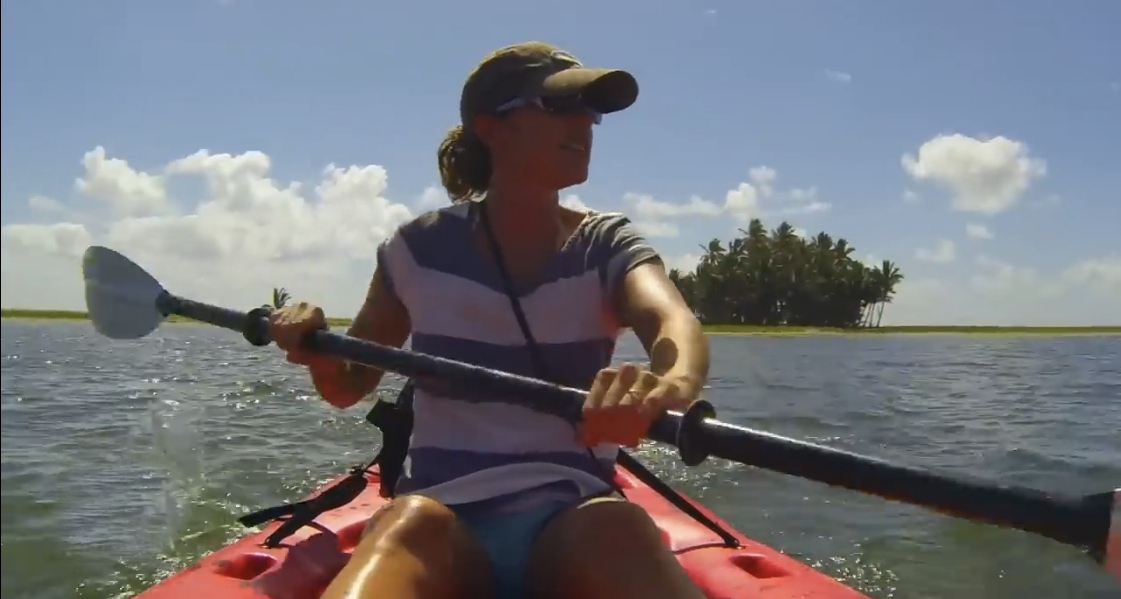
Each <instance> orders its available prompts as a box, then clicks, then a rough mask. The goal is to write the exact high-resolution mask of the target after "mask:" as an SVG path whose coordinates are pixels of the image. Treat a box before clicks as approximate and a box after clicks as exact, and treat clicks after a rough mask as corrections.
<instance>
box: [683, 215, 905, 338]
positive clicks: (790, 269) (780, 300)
mask: <svg viewBox="0 0 1121 599" xmlns="http://www.w3.org/2000/svg"><path fill="white" fill-rule="evenodd" d="M739 232H740V233H741V234H742V237H738V238H735V239H732V240H730V241H728V242H723V241H721V240H719V239H713V240H711V241H710V242H709V243H708V244H706V245H702V246H701V249H702V250H703V252H704V253H703V254H702V255H701V259H700V261H699V262H698V264H697V267H696V268H695V269H694V270H693V272H682V271H681V270H678V269H674V270H671V271H670V273H669V274H670V280H671V281H673V282H674V284H675V285H676V286H677V288H678V289H679V290H680V291H681V295H682V297H684V298H685V301H686V302H688V303H689V305H690V306H691V307H692V308H693V311H694V312H695V313H696V314H697V316H698V317H699V318H700V319H701V320H702V321H703V322H705V323H710V324H756V325H804V326H830V327H857V326H872V323H873V321H874V322H875V323H876V326H879V322H880V320H881V319H882V318H883V311H884V307H885V305H886V304H888V303H890V302H891V300H892V297H894V294H895V287H896V286H897V285H898V284H899V283H900V281H902V280H903V274H902V272H900V270H899V268H898V266H896V265H895V264H894V263H892V262H891V261H889V260H885V261H884V262H883V263H882V264H880V265H878V266H876V267H874V268H870V267H868V266H866V265H865V264H863V263H861V262H859V261H857V260H854V259H853V258H852V255H853V254H854V251H855V248H853V246H852V245H851V244H850V243H849V242H848V240H846V239H843V238H838V239H837V240H836V241H834V239H833V237H832V236H830V235H829V234H827V233H824V232H822V233H818V234H817V235H816V236H814V237H812V238H810V239H808V240H807V239H804V238H801V237H799V236H798V235H797V234H795V232H794V227H793V226H791V225H790V224H789V223H786V222H783V223H781V224H779V226H778V227H776V228H775V229H774V230H773V231H771V232H770V233H769V234H768V232H767V230H766V228H765V227H764V226H763V223H762V222H761V221H760V220H759V219H753V220H752V221H751V223H750V224H749V225H748V227H747V229H746V230H744V229H740V231H739Z"/></svg>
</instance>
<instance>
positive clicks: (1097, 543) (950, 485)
mask: <svg viewBox="0 0 1121 599" xmlns="http://www.w3.org/2000/svg"><path fill="white" fill-rule="evenodd" d="M157 306H158V308H159V309H160V310H161V311H162V312H163V313H164V314H165V315H171V314H177V315H180V316H183V317H186V318H190V319H193V320H198V321H202V322H206V323H209V324H212V325H216V326H219V327H222V328H226V329H230V330H234V331H238V332H241V333H242V334H243V335H245V337H246V339H248V340H249V341H250V342H251V343H253V344H254V345H268V344H269V343H270V342H271V340H270V339H269V336H268V319H267V315H268V313H269V309H267V308H266V309H257V310H253V311H250V312H248V313H247V312H238V311H235V310H230V309H227V308H221V307H218V306H213V305H210V304H204V303H200V302H196V301H193V300H188V299H184V298H180V297H177V296H174V295H171V294H170V293H166V292H165V294H164V295H162V296H160V298H159V300H158V301H157ZM307 345H308V348H309V349H312V350H315V351H320V352H323V353H327V354H332V355H335V356H338V357H341V358H345V359H348V360H351V361H353V362H356V363H360V364H365V365H368V366H372V367H375V368H379V369H382V370H388V371H392V372H395V373H397V374H400V375H402V376H406V377H409V378H412V379H414V383H415V384H417V385H418V386H428V387H432V386H448V387H454V388H460V389H471V391H472V392H471V396H472V397H481V398H485V401H503V402H507V403H516V404H518V405H522V406H525V407H527V408H530V409H533V410H535V411H539V412H543V413H548V414H552V415H555V416H559V417H561V418H564V419H565V420H568V421H569V422H578V421H579V420H580V415H581V412H582V406H583V403H584V395H585V392H584V391H580V390H578V389H573V388H570V387H563V386H560V385H555V384H552V383H548V382H545V381H541V380H537V379H532V378H528V377H524V376H518V375H514V374H509V373H505V372H499V371H495V370H490V369H487V368H482V367H480V366H475V365H472V364H466V363H463V362H457V361H454V360H448V359H446V358H439V357H436V356H430V355H426V354H420V353H416V352H410V351H406V350H403V349H398V348H393V347H387V346H384V345H380V344H376V343H372V342H369V341H364V340H361V339H357V338H354V337H348V336H344V335H339V334H337V333H332V332H329V331H316V332H315V333H313V334H312V335H310V336H309V337H308V340H307ZM480 401H482V400H480ZM698 403H700V402H698ZM705 405H707V404H705ZM713 415H714V413H713V412H711V411H708V412H706V411H705V410H698V411H694V410H692V409H691V410H690V411H689V412H686V413H685V414H682V413H679V412H674V411H668V412H666V413H664V414H663V415H662V416H661V417H660V418H659V419H658V420H657V421H655V422H654V424H653V425H652V426H651V428H650V431H649V433H648V434H647V438H649V439H651V440H653V441H658V442H661V443H667V444H671V445H676V446H678V448H679V449H680V450H681V451H682V458H683V460H685V461H686V463H687V464H690V465H695V464H698V463H700V462H701V461H702V460H703V459H704V458H705V457H706V456H707V455H714V456H717V457H720V458H724V459H728V460H732V461H735V462H740V463H743V464H748V465H752V466H757V467H760V468H765V469H767V470H773V471H776V472H782V473H784V474H789V475H793V476H798V477H801V478H806V479H810V480H814V481H817V482H821V483H825V484H828V485H831V486H836V487H842V488H846V489H850V490H854V491H860V492H863V493H868V494H871V495H876V496H878V497H882V498H885V499H889V500H894V501H899V502H903V503H908V504H912V505H918V506H923V507H927V508H931V509H933V510H935V511H938V512H942V513H946V514H949V515H953V516H957V517H962V518H966V519H970V520H975V521H981V522H986V523H989V524H994V525H998V526H1004V527H1009V528H1015V529H1019V530H1023V531H1026V532H1032V533H1035V534H1039V535H1042V536H1045V537H1048V538H1051V539H1054V540H1056V541H1059V542H1061V543H1065V544H1068V545H1073V546H1076V547H1080V548H1082V549H1084V550H1086V551H1087V552H1088V553H1089V554H1090V555H1091V556H1092V557H1093V558H1094V559H1095V560H1096V561H1098V562H1099V563H1101V562H1103V560H1104V556H1105V549H1106V542H1107V538H1108V534H1109V529H1110V520H1111V517H1112V512H1113V505H1114V501H1115V499H1114V496H1113V494H1112V493H1103V494H1098V495H1092V496H1088V497H1079V498H1072V497H1060V496H1054V495H1051V494H1048V493H1044V492H1041V491H1037V490H1034V489H1027V488H1022V487H1013V486H1002V485H994V484H993V483H991V482H987V481H982V480H975V479H969V478H963V477H956V476H955V477H951V476H947V475H943V474H938V473H934V472H931V471H928V470H921V469H918V468H912V467H908V466H901V465H898V464H893V463H890V462H887V461H884V460H881V459H878V458H872V457H868V456H862V455H859V454H855V453H851V452H847V451H842V450H839V449H834V448H830V447H825V446H822V445H816V444H813V443H808V442H805V441H798V440H795V439H790V438H786V437H782V436H779V435H774V434H770V433H766V432H762V431H756V430H752V429H749V428H744V427H740V426H735V425H732V424H727V423H724V422H720V421H719V420H715V419H713V418H711V416H713Z"/></svg>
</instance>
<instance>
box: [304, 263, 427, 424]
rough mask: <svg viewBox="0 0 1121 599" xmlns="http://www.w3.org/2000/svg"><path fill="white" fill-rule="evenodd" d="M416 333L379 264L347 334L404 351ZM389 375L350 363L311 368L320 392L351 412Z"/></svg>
mask: <svg viewBox="0 0 1121 599" xmlns="http://www.w3.org/2000/svg"><path fill="white" fill-rule="evenodd" d="M411 332H412V323H411V321H410V320H409V313H408V311H407V310H406V309H405V306H404V304H402V303H401V300H400V299H398V298H397V296H396V295H395V294H394V293H393V292H392V291H391V290H390V289H389V287H388V286H387V285H386V284H385V281H384V280H383V272H382V267H381V265H380V264H379V265H378V266H377V268H376V269H375V270H374V276H373V279H372V280H371V281H370V287H369V290H368V291H367V292H366V300H365V302H363V304H362V308H361V309H360V310H359V311H358V315H357V316H356V317H355V318H354V322H352V323H351V325H350V328H349V329H348V330H347V332H346V334H347V335H350V336H353V337H358V338H359V339H365V340H367V341H373V342H374V343H378V344H381V345H388V346H391V347H401V346H402V345H404V344H405V340H406V339H408V338H409V334H410V333H411ZM384 374H385V371H383V370H381V369H378V368H373V367H370V366H365V365H362V364H355V363H353V362H350V361H346V360H331V361H323V362H317V363H315V364H314V365H313V366H312V367H311V379H312V382H313V383H314V384H315V389H316V391H318V392H319V394H320V395H321V396H322V397H323V399H325V400H326V401H327V403H330V404H331V405H333V406H335V407H338V408H349V407H350V406H353V405H354V404H356V403H358V402H360V401H362V399H363V398H364V397H366V396H367V395H369V394H370V393H371V392H373V390H374V389H376V388H377V386H378V383H380V382H381V378H382V376H384Z"/></svg>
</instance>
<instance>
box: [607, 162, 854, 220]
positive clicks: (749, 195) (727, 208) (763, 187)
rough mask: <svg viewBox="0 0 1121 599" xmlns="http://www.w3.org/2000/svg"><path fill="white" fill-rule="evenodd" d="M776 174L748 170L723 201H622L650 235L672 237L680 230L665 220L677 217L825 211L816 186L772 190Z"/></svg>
mask: <svg viewBox="0 0 1121 599" xmlns="http://www.w3.org/2000/svg"><path fill="white" fill-rule="evenodd" d="M777 178H778V173H777V172H775V169H773V168H771V167H768V166H757V167H754V168H752V169H750V170H749V171H748V181H745V182H743V183H740V184H739V185H738V186H736V188H735V189H732V190H729V191H728V192H727V194H725V197H724V204H723V205H720V204H717V203H715V202H712V201H709V200H706V199H704V198H702V197H700V196H692V197H690V198H689V201H688V202H684V203H674V202H666V201H661V200H655V199H654V197H653V196H651V195H648V194H640V193H634V192H628V193H626V194H624V196H623V201H624V202H625V203H626V204H628V205H629V206H630V208H631V209H632V210H633V211H634V212H635V213H636V214H637V215H638V219H637V221H638V224H640V225H641V227H642V228H643V229H644V230H645V231H647V232H648V234H649V235H650V236H657V237H676V236H677V235H679V234H680V229H679V227H678V226H677V225H676V224H671V223H668V222H667V221H669V220H672V219H681V218H716V217H720V216H723V215H730V216H732V217H733V218H735V219H736V220H738V221H740V222H741V223H747V222H749V221H750V220H751V219H753V218H760V219H768V218H770V219H787V218H790V217H794V216H805V215H810V214H816V213H820V212H826V211H828V210H830V209H831V208H832V206H831V205H830V204H829V203H828V202H825V201H822V200H821V199H820V198H819V197H818V190H817V187H807V188H793V189H790V190H787V191H785V192H776V191H775V187H774V184H775V180H776V179H777Z"/></svg>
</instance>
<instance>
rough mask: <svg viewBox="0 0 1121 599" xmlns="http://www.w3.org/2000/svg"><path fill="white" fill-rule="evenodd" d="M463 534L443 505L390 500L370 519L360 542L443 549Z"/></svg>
mask: <svg viewBox="0 0 1121 599" xmlns="http://www.w3.org/2000/svg"><path fill="white" fill-rule="evenodd" d="M465 534H466V531H465V530H464V529H463V527H462V525H461V524H460V523H459V521H458V518H457V517H456V515H455V513H454V512H452V511H451V509H449V508H448V507H447V506H446V505H443V504H442V503H440V502H438V501H436V500H434V499H429V498H428V497H423V496H420V495H407V496H404V497H399V498H397V499H394V500H393V501H391V502H390V503H389V504H387V505H386V506H385V507H383V508H382V509H380V510H378V512H377V513H375V514H374V515H373V516H371V517H370V520H369V522H367V524H366V529H365V530H364V531H363V533H362V537H363V541H365V540H367V539H369V540H371V541H373V540H374V539H377V541H378V542H389V543H394V544H398V545H405V546H415V545H417V544H428V543H436V544H441V545H445V546H446V545H447V544H448V543H449V542H454V541H455V540H456V539H457V538H458V537H462V536H464V535H465ZM371 537H373V538H371Z"/></svg>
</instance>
